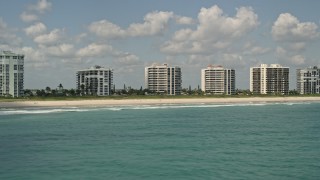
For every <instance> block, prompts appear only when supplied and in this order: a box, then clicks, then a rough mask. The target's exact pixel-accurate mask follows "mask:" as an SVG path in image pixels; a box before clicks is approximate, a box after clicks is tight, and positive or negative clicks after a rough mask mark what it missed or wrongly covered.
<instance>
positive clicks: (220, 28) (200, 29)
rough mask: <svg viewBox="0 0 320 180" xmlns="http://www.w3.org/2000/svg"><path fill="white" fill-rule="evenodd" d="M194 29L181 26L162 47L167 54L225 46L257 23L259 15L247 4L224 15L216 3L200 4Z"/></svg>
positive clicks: (193, 51) (196, 51) (204, 50)
mask: <svg viewBox="0 0 320 180" xmlns="http://www.w3.org/2000/svg"><path fill="white" fill-rule="evenodd" d="M198 21H199V24H198V25H197V28H196V30H192V29H189V28H187V29H181V30H179V31H177V32H175V34H174V36H173V37H172V39H171V40H170V41H167V42H166V43H164V45H163V46H162V47H161V51H162V52H165V53H169V54H179V53H204V52H208V51H212V50H214V49H223V48H226V47H228V46H229V45H230V44H231V43H232V42H233V41H234V40H236V39H239V38H241V37H243V36H245V35H246V34H247V33H248V32H250V31H252V30H253V29H254V28H256V27H257V26H258V24H259V22H258V16H257V15H256V14H255V13H254V12H253V9H252V8H250V7H241V8H238V9H237V13H236V15H235V16H234V17H229V16H226V15H224V13H223V11H222V9H220V8H219V7H218V6H216V5H215V6H213V7H211V8H201V10H200V12H199V14H198Z"/></svg>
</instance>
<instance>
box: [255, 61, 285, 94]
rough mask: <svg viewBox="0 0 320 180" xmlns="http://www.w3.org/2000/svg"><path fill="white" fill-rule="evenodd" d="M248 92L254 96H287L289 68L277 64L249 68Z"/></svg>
mask: <svg viewBox="0 0 320 180" xmlns="http://www.w3.org/2000/svg"><path fill="white" fill-rule="evenodd" d="M250 91H251V92H252V93H255V94H289V68H288V67H282V66H281V65H279V64H271V65H270V66H268V65H267V64H261V65H260V67H251V68H250Z"/></svg>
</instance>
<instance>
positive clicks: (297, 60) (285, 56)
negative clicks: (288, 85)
mask: <svg viewBox="0 0 320 180" xmlns="http://www.w3.org/2000/svg"><path fill="white" fill-rule="evenodd" d="M276 56H277V58H278V59H279V60H280V61H283V62H284V63H286V64H288V65H295V66H297V65H303V64H305V62H306V58H305V57H304V56H303V55H300V54H293V53H292V51H287V50H286V49H285V48H283V47H277V48H276Z"/></svg>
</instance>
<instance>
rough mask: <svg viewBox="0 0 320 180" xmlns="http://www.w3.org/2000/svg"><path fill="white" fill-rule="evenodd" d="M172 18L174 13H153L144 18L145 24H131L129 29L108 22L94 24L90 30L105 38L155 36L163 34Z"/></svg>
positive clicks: (90, 26) (102, 21)
mask: <svg viewBox="0 0 320 180" xmlns="http://www.w3.org/2000/svg"><path fill="white" fill-rule="evenodd" d="M172 17H173V13H172V12H162V11H160V12H152V13H148V14H147V15H146V16H145V17H144V22H143V23H133V24H130V25H129V27H128V29H122V28H121V27H120V26H118V25H116V24H114V23H112V22H110V21H108V20H101V21H97V22H93V23H91V24H90V25H89V27H88V29H89V31H90V32H91V33H94V34H96V35H97V36H100V37H104V38H125V37H138V36H153V35H159V34H162V33H163V31H164V30H166V28H167V25H168V22H169V20H170V18H172Z"/></svg>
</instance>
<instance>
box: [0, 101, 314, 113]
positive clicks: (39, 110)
mask: <svg viewBox="0 0 320 180" xmlns="http://www.w3.org/2000/svg"><path fill="white" fill-rule="evenodd" d="M298 104H310V103H308V102H295V103H292V102H284V103H277V102H275V103H269V102H268V103H264V102H263V103H252V102H251V103H234V104H206V103H199V104H184V105H176V104H175V105H173V104H158V105H130V106H112V107H101V106H100V107H90V108H80V107H68V108H26V109H12V108H4V109H0V116H1V115H21V114H49V113H63V112H87V111H121V110H152V109H181V108H220V107H236V106H240V107H242V106H266V105H288V106H292V105H298Z"/></svg>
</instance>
